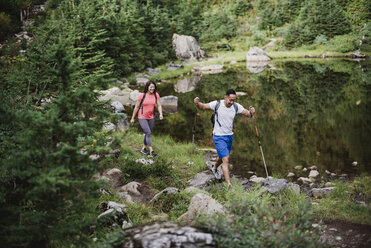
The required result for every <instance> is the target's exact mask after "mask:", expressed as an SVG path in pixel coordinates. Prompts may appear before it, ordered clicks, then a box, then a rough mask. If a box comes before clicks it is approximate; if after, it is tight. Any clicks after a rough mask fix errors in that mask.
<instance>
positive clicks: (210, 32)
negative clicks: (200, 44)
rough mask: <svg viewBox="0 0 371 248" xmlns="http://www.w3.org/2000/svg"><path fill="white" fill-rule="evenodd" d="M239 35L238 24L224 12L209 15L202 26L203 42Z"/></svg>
mask: <svg viewBox="0 0 371 248" xmlns="http://www.w3.org/2000/svg"><path fill="white" fill-rule="evenodd" d="M236 35H237V23H236V21H235V20H234V19H233V18H232V17H231V16H229V15H227V14H226V13H224V12H215V13H208V14H206V15H205V17H204V21H203V24H202V35H201V40H204V41H207V40H220V39H222V38H227V39H229V38H232V37H234V36H236Z"/></svg>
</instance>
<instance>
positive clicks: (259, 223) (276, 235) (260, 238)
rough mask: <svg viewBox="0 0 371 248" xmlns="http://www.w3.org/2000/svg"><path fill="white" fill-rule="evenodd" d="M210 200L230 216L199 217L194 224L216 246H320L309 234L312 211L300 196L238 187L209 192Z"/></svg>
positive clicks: (237, 185) (287, 192) (308, 203)
mask: <svg viewBox="0 0 371 248" xmlns="http://www.w3.org/2000/svg"><path fill="white" fill-rule="evenodd" d="M212 192H213V198H215V199H217V200H218V201H219V202H223V203H224V204H225V205H226V206H227V207H228V208H229V209H230V211H231V213H232V214H233V215H232V217H231V216H228V217H226V216H224V215H219V216H217V217H205V216H203V217H201V218H200V219H199V220H198V223H199V225H200V226H201V227H203V228H206V229H207V230H208V231H210V232H212V233H213V234H214V237H215V238H216V240H217V242H218V246H220V247H321V246H322V245H321V243H320V242H319V241H318V238H316V237H315V236H314V235H313V234H311V231H312V227H311V225H312V224H311V218H312V217H313V215H312V210H311V204H310V202H309V201H308V200H307V199H306V198H305V196H304V195H298V194H296V193H294V192H293V191H286V192H283V193H281V194H279V195H277V196H272V195H268V194H264V193H263V190H260V189H257V188H253V189H251V190H250V191H249V192H248V193H246V192H245V189H244V188H243V186H242V185H239V184H237V183H236V184H233V186H232V187H231V188H229V189H226V188H223V189H221V190H220V189H218V190H216V189H213V190H212Z"/></svg>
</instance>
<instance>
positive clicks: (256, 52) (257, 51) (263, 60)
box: [246, 47, 271, 73]
mask: <svg viewBox="0 0 371 248" xmlns="http://www.w3.org/2000/svg"><path fill="white" fill-rule="evenodd" d="M270 60H271V59H270V58H269V57H268V55H267V53H266V52H265V51H264V50H263V49H261V48H259V47H250V50H249V51H248V52H247V53H246V68H247V69H248V70H249V71H250V72H251V73H259V72H261V71H263V70H264V69H265V68H266V67H267V65H268V62H269V61H270Z"/></svg>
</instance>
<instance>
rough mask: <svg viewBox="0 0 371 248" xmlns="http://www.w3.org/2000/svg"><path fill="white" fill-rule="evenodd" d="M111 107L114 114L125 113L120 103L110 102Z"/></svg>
mask: <svg viewBox="0 0 371 248" xmlns="http://www.w3.org/2000/svg"><path fill="white" fill-rule="evenodd" d="M111 106H112V107H113V110H114V112H115V113H123V112H124V111H125V108H124V105H122V103H121V102H119V101H113V102H111Z"/></svg>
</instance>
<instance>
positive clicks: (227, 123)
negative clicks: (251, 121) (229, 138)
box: [209, 100, 245, 135]
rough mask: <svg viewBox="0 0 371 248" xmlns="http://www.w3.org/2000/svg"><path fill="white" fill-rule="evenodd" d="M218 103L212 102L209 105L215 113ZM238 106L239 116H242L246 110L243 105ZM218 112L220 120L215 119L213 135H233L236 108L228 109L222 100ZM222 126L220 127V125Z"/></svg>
mask: <svg viewBox="0 0 371 248" xmlns="http://www.w3.org/2000/svg"><path fill="white" fill-rule="evenodd" d="M216 103H217V101H212V102H210V103H209V105H210V108H211V109H212V110H214V111H215V106H216ZM235 104H237V107H238V110H237V114H241V113H242V111H243V110H244V109H245V108H244V107H243V106H242V105H241V104H239V103H235ZM217 112H218V118H216V117H215V124H214V130H213V134H214V135H233V131H232V130H233V120H234V117H235V116H236V110H235V108H234V106H233V105H232V106H230V107H229V108H227V107H226V106H225V105H224V100H220V105H219V108H218V110H217ZM218 121H219V123H220V125H221V126H219V123H218Z"/></svg>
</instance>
